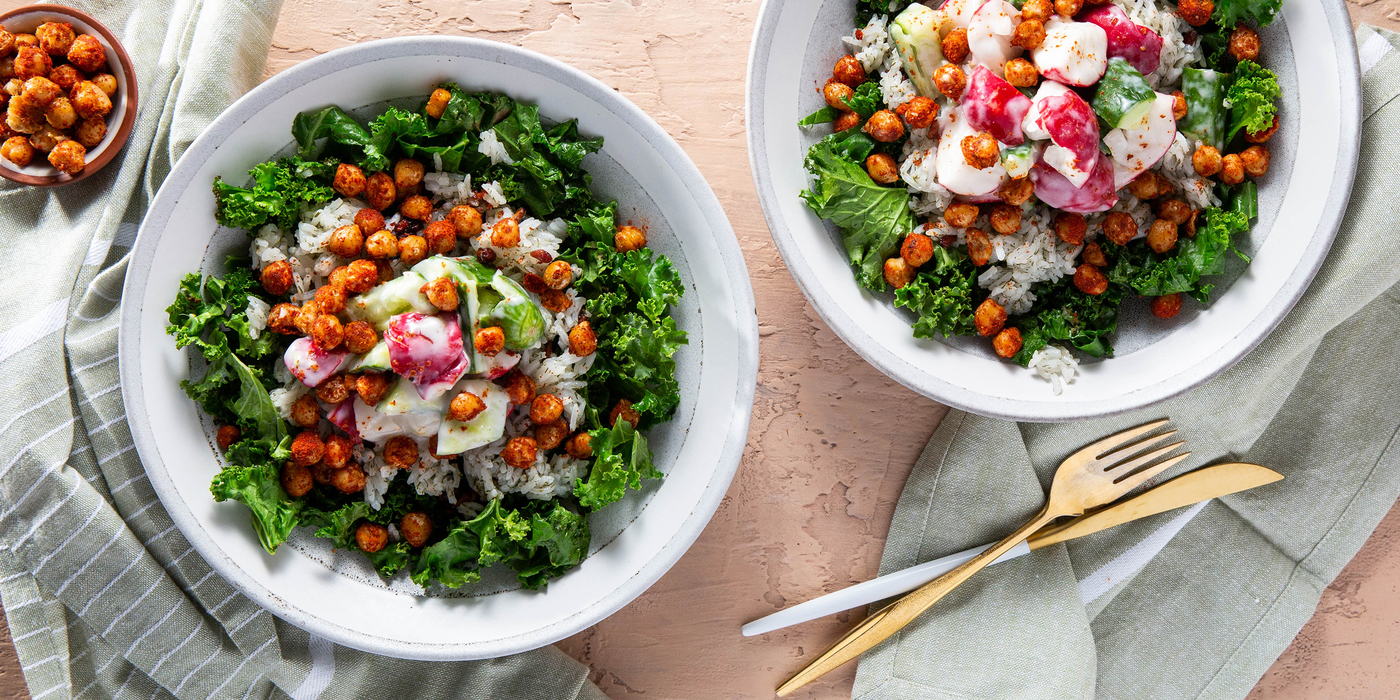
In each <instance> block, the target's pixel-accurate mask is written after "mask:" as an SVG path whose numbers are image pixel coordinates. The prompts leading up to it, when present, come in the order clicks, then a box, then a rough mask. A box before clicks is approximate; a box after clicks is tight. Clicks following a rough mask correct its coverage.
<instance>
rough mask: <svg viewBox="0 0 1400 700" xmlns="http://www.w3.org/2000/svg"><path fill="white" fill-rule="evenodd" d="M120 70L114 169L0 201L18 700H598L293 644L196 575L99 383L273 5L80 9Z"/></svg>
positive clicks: (509, 670) (543, 659) (321, 643)
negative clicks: (27, 697) (185, 169)
mask: <svg viewBox="0 0 1400 700" xmlns="http://www.w3.org/2000/svg"><path fill="white" fill-rule="evenodd" d="M73 4H75V5H77V6H78V7H80V8H81V9H84V10H86V11H87V12H89V13H91V14H93V15H95V16H96V17H98V18H99V19H100V20H102V21H103V22H105V23H106V24H107V25H108V26H109V27H110V28H112V29H113V31H115V32H116V33H117V34H118V35H120V36H121V38H122V41H123V43H124V44H125V46H126V48H127V50H128V51H129V52H131V55H132V58H133V60H134V61H135V64H136V69H137V73H138V75H139V85H140V102H141V104H140V113H139V117H138V119H137V122H136V127H135V129H134V130H133V132H132V134H131V140H130V142H129V143H128V144H127V145H126V147H125V150H124V152H123V153H122V155H121V158H120V159H119V160H118V161H115V162H113V163H112V164H110V165H109V166H108V167H107V168H106V169H104V170H103V171H102V172H100V173H98V174H97V175H94V176H93V177H90V178H89V179H87V180H86V181H84V182H82V183H79V184H77V185H72V186H69V187H64V188H61V189H56V190H43V189H32V188H23V187H17V186H13V185H11V186H5V187H0V239H3V240H4V246H3V248H0V251H2V252H0V377H3V379H0V382H3V383H2V384H0V386H4V387H5V391H4V396H5V400H4V401H3V402H0V545H3V547H0V602H3V605H4V611H5V614H6V616H7V617H8V620H9V625H10V631H11V634H12V636H13V639H14V643H15V647H16V650H17V651H18V653H19V659H20V663H21V666H22V668H23V670H24V675H25V680H26V681H27V682H28V685H29V690H30V693H31V694H32V695H33V697H34V698H36V699H37V698H49V699H51V700H59V699H62V698H77V697H112V698H142V699H143V700H146V699H151V698H170V697H178V698H189V699H191V700H194V699H200V700H202V699H204V698H247V697H252V696H256V697H292V698H297V699H298V700H309V699H311V698H317V697H325V698H360V697H377V698H394V697H412V698H415V699H420V698H466V697H471V698H484V697H490V698H563V699H568V698H602V697H604V696H603V694H602V693H601V692H599V691H598V689H597V688H595V687H594V686H593V685H591V684H590V683H589V682H588V679H587V669H585V668H584V667H583V666H581V665H580V664H578V663H577V662H575V661H573V660H572V659H569V658H568V657H567V656H565V655H564V654H563V653H561V652H559V651H558V650H556V649H554V648H552V647H548V648H545V649H541V650H537V651H534V652H530V653H526V654H520V655H517V656H513V657H508V658H503V659H495V660H491V661H482V662H462V663H427V662H416V661H402V660H397V659H389V658H384V657H379V656H374V655H372V654H367V653H363V652H359V651H355V650H351V649H347V648H343V647H336V646H334V645H332V644H331V643H330V642H328V641H326V640H324V639H319V638H316V637H312V636H311V635H308V634H307V633H306V632H303V631H301V630H298V629H296V628H294V627H292V626H291V625H288V624H286V623H285V622H283V621H281V620H279V619H276V618H274V617H273V616H272V615H270V614H269V613H267V612H266V611H264V610H263V609H262V608H260V607H258V605H257V604H255V603H253V602H252V601H251V600H249V599H247V598H245V597H243V596H242V595H240V594H239V593H238V592H237V591H235V590H234V589H233V588H232V587H231V586H230V585H229V584H228V583H227V582H225V581H224V580H223V579H222V578H220V577H219V576H217V575H215V574H214V572H213V570H211V569H210V567H209V565H208V564H207V563H205V562H204V561H203V560H202V559H201V558H200V557H199V555H197V554H195V553H194V552H193V550H192V549H191V548H190V545H189V543H188V542H186V541H185V539H184V538H183V537H182V536H181V535H180V532H179V531H178V530H176V529H175V527H174V525H173V524H172V522H171V520H170V518H169V516H168V515H167V514H166V512H165V509H164V508H162V507H161V505H160V503H159V501H158V500H157V498H156V495H155V493H154V491H153V490H152V489H151V486H150V483H149V482H148V481H147V479H146V476H145V472H144V470H143V469H142V467H141V463H140V460H139V459H138V458H137V455H136V451H135V450H134V449H133V447H132V440H131V434H130V431H129V430H128V428H127V423H126V419H125V409H124V408H123V404H122V397H121V391H120V385H119V384H118V380H117V362H116V359H117V318H118V314H119V308H120V303H119V302H120V300H121V289H122V281H123V276H124V274H125V270H126V254H127V252H128V250H129V248H130V247H131V245H132V242H133V239H134V238H135V234H136V229H137V224H138V222H139V221H140V220H141V216H142V214H143V213H144V210H145V207H146V204H147V203H148V202H149V201H150V199H151V197H152V196H153V195H154V194H155V191H156V189H157V188H158V187H159V186H160V183H161V180H162V179H163V178H164V177H165V176H166V174H167V173H168V172H169V171H170V168H171V166H172V165H173V164H174V162H175V160H176V159H177V158H179V156H180V154H181V153H183V152H184V150H185V148H186V147H187V146H188V145H189V144H190V142H191V141H192V140H193V139H194V138H195V137H196V136H197V135H198V134H199V133H200V131H202V130H203V129H204V127H205V125H206V124H208V123H209V122H210V121H211V120H212V119H213V118H214V117H215V116H216V115H217V114H218V113H219V112H220V111H221V110H223V109H224V108H225V107H227V106H228V105H229V104H230V103H231V102H232V101H233V100H234V99H236V98H237V97H238V96H240V95H242V94H243V93H244V92H246V91H247V90H248V89H250V88H252V87H253V86H254V85H256V84H257V81H258V79H259V77H260V76H261V74H262V70H263V66H264V63H265V61H266V59H267V51H268V47H269V45H270V43H271V37H272V28H273V25H274V24H275V22H276V18H277V12H278V9H279V6H280V2H279V0H196V1H194V2H183V1H177V0H84V1H82V2H76V3H73Z"/></svg>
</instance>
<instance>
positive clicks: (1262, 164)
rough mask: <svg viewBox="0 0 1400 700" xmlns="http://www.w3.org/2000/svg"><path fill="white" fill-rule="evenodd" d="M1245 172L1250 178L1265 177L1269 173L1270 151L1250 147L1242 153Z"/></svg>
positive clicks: (1261, 147) (1259, 147)
mask: <svg viewBox="0 0 1400 700" xmlns="http://www.w3.org/2000/svg"><path fill="white" fill-rule="evenodd" d="M1240 160H1241V161H1243V163H1244V171H1245V172H1246V173H1248V174H1249V176H1250V177H1263V176H1264V175H1265V174H1266V173H1268V172H1269V149H1267V148H1265V147H1263V146H1250V147H1249V148H1246V149H1244V151H1243V152H1241V153H1240Z"/></svg>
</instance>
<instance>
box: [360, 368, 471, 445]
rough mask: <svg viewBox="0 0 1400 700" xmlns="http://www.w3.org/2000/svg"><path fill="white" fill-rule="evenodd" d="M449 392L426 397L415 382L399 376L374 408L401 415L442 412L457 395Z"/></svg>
mask: <svg viewBox="0 0 1400 700" xmlns="http://www.w3.org/2000/svg"><path fill="white" fill-rule="evenodd" d="M448 394H451V395H450V396H449V395H448ZM448 394H443V395H442V396H439V397H438V398H435V399H424V398H423V397H422V396H419V395H418V387H416V386H414V385H413V382H411V381H409V380H408V378H407V377H399V380H398V381H397V382H394V386H393V387H392V388H390V389H389V393H387V394H385V395H384V398H383V399H380V401H379V404H378V405H376V406H375V407H374V408H375V410H376V411H379V412H380V413H383V414H384V415H386V416H401V415H403V414H405V413H438V414H442V413H446V412H447V402H448V401H451V400H452V396H456V394H452V393H451V392H448ZM439 454H440V453H439Z"/></svg>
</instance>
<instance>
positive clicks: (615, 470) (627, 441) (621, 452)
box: [574, 420, 662, 510]
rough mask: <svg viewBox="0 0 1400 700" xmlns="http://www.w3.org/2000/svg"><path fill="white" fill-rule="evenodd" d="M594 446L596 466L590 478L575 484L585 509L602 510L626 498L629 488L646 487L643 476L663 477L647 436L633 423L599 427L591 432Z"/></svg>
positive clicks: (575, 491) (580, 502)
mask: <svg viewBox="0 0 1400 700" xmlns="http://www.w3.org/2000/svg"><path fill="white" fill-rule="evenodd" d="M589 438H590V439H591V446H592V447H593V466H592V468H591V469H590V470H589V472H588V478H587V479H580V480H579V481H578V483H577V484H575V486H574V495H575V496H577V497H578V500H579V504H581V505H582V506H584V507H585V508H592V509H593V510H598V509H599V508H602V507H604V506H606V505H608V504H610V503H614V502H616V501H619V500H621V499H622V496H623V494H624V493H626V491H627V488H628V487H631V488H632V489H633V490H636V489H640V488H641V487H642V479H660V478H662V474H661V471H660V470H658V469H657V468H656V465H655V464H653V463H652V454H651V450H650V449H648V448H647V441H646V438H645V437H643V436H642V434H641V433H639V432H637V431H635V430H633V429H632V424H631V423H628V422H627V421H625V420H619V421H617V423H616V424H614V425H613V427H612V428H598V429H596V430H594V431H592V432H591V433H589Z"/></svg>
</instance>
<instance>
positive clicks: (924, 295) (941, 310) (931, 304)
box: [894, 246, 977, 338]
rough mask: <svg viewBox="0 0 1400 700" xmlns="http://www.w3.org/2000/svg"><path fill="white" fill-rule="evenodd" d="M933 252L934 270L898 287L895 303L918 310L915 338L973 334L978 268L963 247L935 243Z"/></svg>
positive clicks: (915, 311) (922, 273) (920, 274)
mask: <svg viewBox="0 0 1400 700" xmlns="http://www.w3.org/2000/svg"><path fill="white" fill-rule="evenodd" d="M933 252H934V259H935V260H936V262H937V265H936V267H935V268H934V270H933V271H932V272H921V273H919V276H918V277H916V278H915V279H914V281H913V282H910V283H909V284H907V285H905V286H904V287H903V288H901V289H898V290H896V291H895V293H894V303H895V305H896V306H903V307H905V308H907V309H909V310H911V311H913V312H914V313H916V314H918V316H919V318H918V319H917V320H916V321H914V337H915V338H935V337H937V336H943V337H945V338H951V337H953V336H957V335H970V334H971V333H972V332H973V330H974V326H973V322H972V314H973V306H972V294H973V290H974V289H976V287H977V286H976V284H975V283H974V280H975V279H976V277H977V268H976V266H974V265H973V264H972V261H971V260H968V258H967V255H966V254H965V253H963V252H961V251H957V250H949V249H947V248H944V247H942V246H934V249H933Z"/></svg>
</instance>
